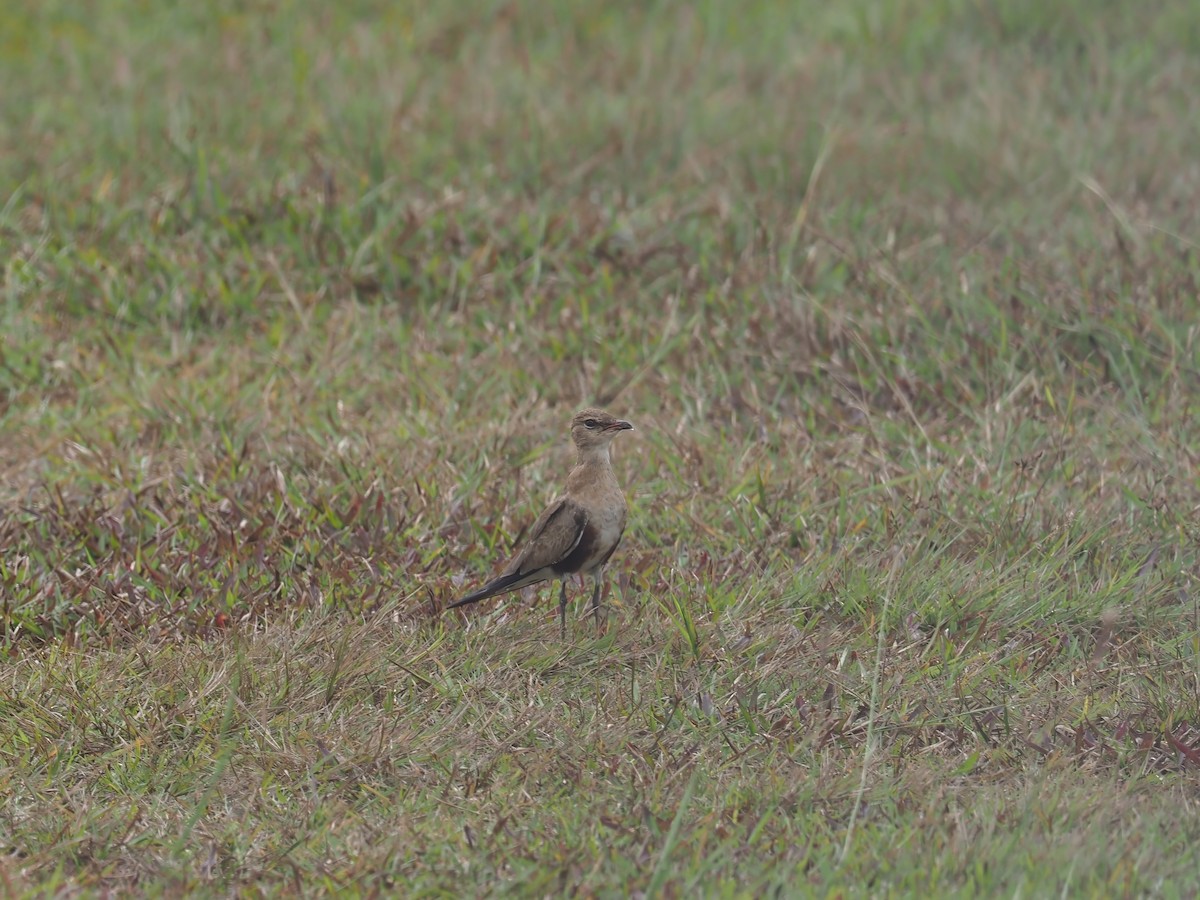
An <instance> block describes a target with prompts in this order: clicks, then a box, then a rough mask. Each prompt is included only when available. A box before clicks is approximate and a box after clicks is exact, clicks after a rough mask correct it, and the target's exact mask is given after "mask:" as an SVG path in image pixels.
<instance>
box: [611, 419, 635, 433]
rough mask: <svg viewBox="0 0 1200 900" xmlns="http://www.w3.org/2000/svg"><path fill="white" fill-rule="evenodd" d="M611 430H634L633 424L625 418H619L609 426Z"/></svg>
mask: <svg viewBox="0 0 1200 900" xmlns="http://www.w3.org/2000/svg"><path fill="white" fill-rule="evenodd" d="M608 430H609V431H633V426H632V425H630V424H629V423H628V422H626V421H625V420H624V419H618V420H617V421H615V422H613V423H612V424H611V425H609V426H608Z"/></svg>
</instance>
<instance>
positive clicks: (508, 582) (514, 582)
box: [446, 572, 530, 609]
mask: <svg viewBox="0 0 1200 900" xmlns="http://www.w3.org/2000/svg"><path fill="white" fill-rule="evenodd" d="M528 578H529V574H528V573H525V574H521V573H520V572H514V573H513V574H511V575H501V576H500V577H499V578H493V579H492V580H491V581H489V582H488V583H487V584H485V585H484V586H483V587H481V588H480V589H479V590H477V591H475V592H474V593H473V594H467V596H465V597H463V598H462V599H461V600H455V601H454V602H453V603H451V604H450V605H449V606H447V607H446V609H454V608H455V607H457V606H466V605H467V604H469V603H478V602H479V601H480V600H486V599H487V598H488V597H495V596H496V595H497V594H503V593H504V592H505V591H514V590H516V589H517V588H521V587H524V586H525V585H526V584H529V583H530V582H529V581H528V580H527V579H528Z"/></svg>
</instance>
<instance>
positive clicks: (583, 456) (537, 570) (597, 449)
mask: <svg viewBox="0 0 1200 900" xmlns="http://www.w3.org/2000/svg"><path fill="white" fill-rule="evenodd" d="M632 429H633V426H632V425H631V424H630V423H629V422H626V421H625V420H624V419H618V418H617V417H616V416H613V415H612V414H611V413H607V412H605V411H604V410H602V409H596V408H594V407H588V408H587V409H581V410H580V411H579V412H577V413H576V414H575V416H574V417H573V418H572V419H571V440H572V441H574V443H575V448H576V450H577V451H578V460H577V462H576V463H575V468H573V469H572V470H571V473H570V474H569V475H568V476H567V485H566V489H565V490H564V491H563V493H562V495H561V496H559V497H558V498H557V499H556V500H554V501H553V502H552V503H551V504H550V505H549V506H548V507H546V509H545V511H544V512H543V513H542V514H541V515H540V516H538V518H537V521H535V522H534V523H533V527H532V528H530V530H529V539H528V540H527V541H526V543H525V545H524V546H523V547H522V548H521V551H520V552H519V553H518V554H517V555H516V556H515V557H513V559H512V561H511V562H509V564H508V565H507V566H505V568H504V571H502V572H501V573H500V574H499V575H498V576H496V577H495V578H493V579H492V580H491V581H489V582H488V583H487V584H485V585H484V586H483V587H481V588H480V589H479V590H477V591H475V592H473V593H470V594H467V596H465V597H463V598H462V599H461V600H457V601H455V602H454V603H451V604H450V605H449V606H448V607H446V608H447V609H456V608H457V607H460V606H467V605H469V604H472V603H478V602H479V601H480V600H486V599H488V598H489V597H494V596H496V595H497V594H503V593H506V592H508V591H515V590H518V589H520V588H523V587H526V586H527V585H531V584H540V583H541V582H543V581H550V580H551V579H555V578H557V579H558V580H559V582H560V583H561V588H560V591H559V599H558V613H559V620H560V622H561V626H562V636H563V639H564V640H565V639H566V636H567V578H568V577H569V576H571V575H575V574H579V575H590V576H591V577H592V580H593V581H594V582H595V588H594V590H593V591H592V612H593V614H594V615H595V619H596V628H597V630H599V628H600V590H601V586H602V583H603V582H602V576H603V572H604V565H605V563H607V562H608V560H609V558H610V557H611V556H612V555H613V553H614V552H615V551H616V549H617V545H618V544H620V543H621V536H622V535H623V534H624V533H625V520H626V517H627V514H628V507H627V506H626V503H625V495H624V494H623V493H622V492H621V486H620V485H619V484H618V483H617V476H616V475H615V474H614V472H613V468H612V459H611V458H610V456H609V452H608V448H609V445H610V444H611V443H612V441H613V438H614V437H616V436H617V435H618V434H620V433H621V432H622V431H631V430H632Z"/></svg>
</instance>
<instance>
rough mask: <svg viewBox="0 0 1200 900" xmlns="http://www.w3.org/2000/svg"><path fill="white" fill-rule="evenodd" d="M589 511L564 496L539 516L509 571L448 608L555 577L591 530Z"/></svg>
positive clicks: (507, 568)
mask: <svg viewBox="0 0 1200 900" xmlns="http://www.w3.org/2000/svg"><path fill="white" fill-rule="evenodd" d="M587 521H588V517H587V510H585V509H584V508H583V507H582V506H580V505H579V504H578V503H576V502H575V501H574V500H571V499H570V498H568V497H562V498H560V499H558V500H556V501H554V502H553V503H551V504H550V505H549V506H548V507H546V510H545V512H543V513H542V514H541V515H540V516H538V518H537V521H536V522H534V523H533V527H532V528H530V529H529V540H528V541H527V542H526V544H525V546H524V547H523V548H522V549H521V552H520V553H518V554H517V556H516V557H515V558H514V559H513V561H512V562H511V563H509V564H508V566H507V567H506V568H505V570H504V572H503V574H501V575H500V576H499V577H497V578H494V579H492V580H491V581H489V582H488V583H487V584H485V585H484V586H483V587H481V588H480V589H479V590H477V591H475V592H473V593H470V594H467V596H465V597H463V598H462V599H461V600H457V601H455V602H454V603H451V604H450V605H449V606H447V607H446V609H454V608H455V607H456V606H466V605H467V604H469V603H478V602H479V601H480V600H486V599H487V598H488V597H494V596H495V595H496V594H502V593H504V592H505V591H515V590H517V589H518V588H523V587H525V586H526V585H530V584H537V583H538V582H539V581H545V580H546V579H547V578H553V577H554V576H555V574H556V573H555V572H554V568H553V567H554V565H555V564H556V563H560V562H562V561H563V560H564V559H566V558H567V557H568V556H570V555H571V551H572V550H574V549H575V548H576V547H577V546H578V545H579V541H580V540H581V539H582V538H583V533H584V530H585V529H586V528H587Z"/></svg>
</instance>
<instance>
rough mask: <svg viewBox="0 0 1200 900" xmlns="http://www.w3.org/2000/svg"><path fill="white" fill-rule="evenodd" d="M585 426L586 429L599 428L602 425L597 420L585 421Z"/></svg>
mask: <svg viewBox="0 0 1200 900" xmlns="http://www.w3.org/2000/svg"><path fill="white" fill-rule="evenodd" d="M583 425H584V427H585V428H599V427H600V423H599V422H597V421H596V420H595V419H584V420H583Z"/></svg>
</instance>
